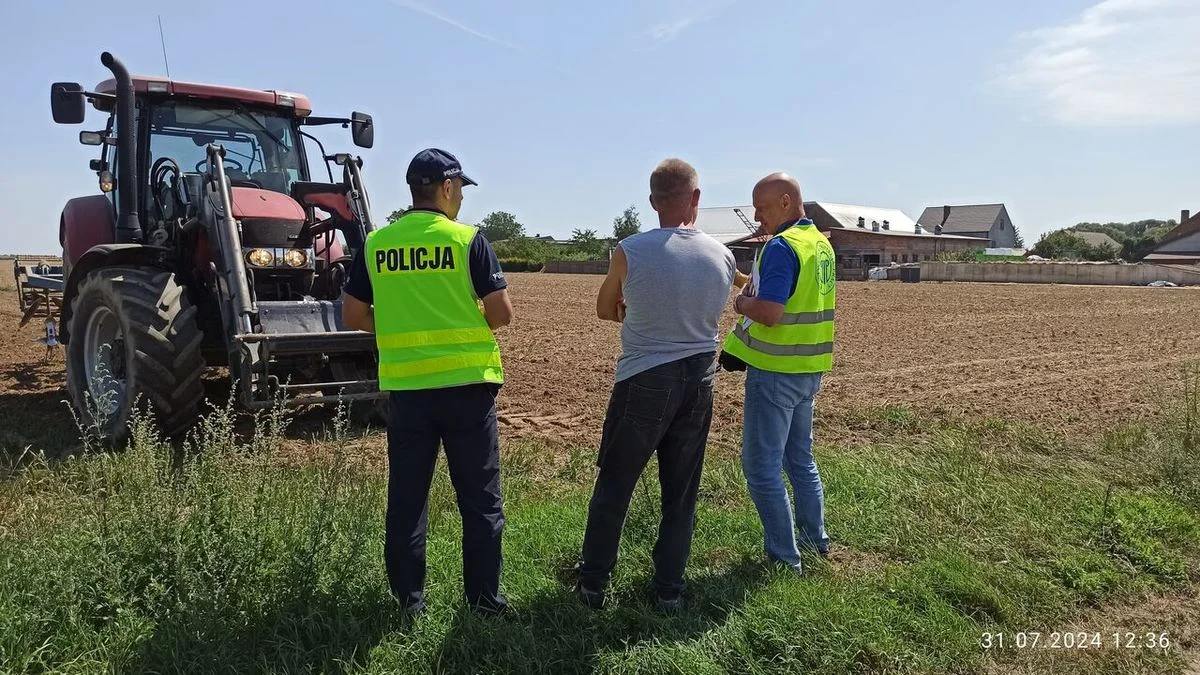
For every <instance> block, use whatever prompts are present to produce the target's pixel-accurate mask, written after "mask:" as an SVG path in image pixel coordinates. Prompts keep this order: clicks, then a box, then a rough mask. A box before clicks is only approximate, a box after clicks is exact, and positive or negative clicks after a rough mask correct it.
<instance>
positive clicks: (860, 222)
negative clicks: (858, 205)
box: [858, 216, 867, 230]
mask: <svg viewBox="0 0 1200 675" xmlns="http://www.w3.org/2000/svg"><path fill="white" fill-rule="evenodd" d="M858 226H859V227H861V228H863V229H864V230H865V229H866V228H867V219H866V218H863V217H862V216H859V217H858Z"/></svg>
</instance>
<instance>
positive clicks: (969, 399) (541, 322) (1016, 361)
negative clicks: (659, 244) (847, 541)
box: [500, 274, 1200, 442]
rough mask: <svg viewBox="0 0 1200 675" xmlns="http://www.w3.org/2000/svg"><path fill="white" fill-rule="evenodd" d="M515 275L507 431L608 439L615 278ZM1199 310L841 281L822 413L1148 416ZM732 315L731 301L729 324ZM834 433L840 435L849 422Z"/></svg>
mask: <svg viewBox="0 0 1200 675" xmlns="http://www.w3.org/2000/svg"><path fill="white" fill-rule="evenodd" d="M511 277H512V281H511V292H512V296H513V301H514V305H515V310H516V320H515V323H514V325H513V326H512V327H511V328H509V329H505V330H504V331H502V332H501V334H500V335H501V336H500V341H501V348H502V350H503V354H504V358H505V367H506V371H507V377H508V384H507V385H506V387H505V391H504V393H503V394H502V399H501V404H502V405H501V408H502V413H503V415H504V417H505V420H506V430H508V431H509V432H510V433H515V434H520V435H525V434H536V435H549V436H554V437H570V438H577V439H579V440H587V441H589V442H594V441H595V440H596V439H597V437H598V433H599V432H598V430H599V427H600V424H601V423H602V421H603V419H604V412H605V406H606V404H607V397H608V393H609V391H610V389H611V386H612V378H613V373H614V365H615V361H616V358H617V356H618V354H619V353H620V331H619V326H618V325H617V324H615V323H611V322H604V321H600V320H598V319H596V318H595V311H594V303H595V294H596V291H597V290H598V288H599V286H600V281H601V279H600V277H596V276H584V275H539V274H527V275H522V274H514V275H511ZM1198 310H1200V291H1197V290H1195V289H1188V288H1176V289H1171V288H1165V289H1151V288H1129V287H1098V286H1049V285H1020V284H951V283H945V284H939V283H923V284H899V283H895V282H875V283H869V282H859V283H851V282H842V283H840V284H839V286H838V310H837V317H838V318H837V323H836V334H837V336H836V347H835V357H834V370H833V372H832V373H830V374H829V375H828V377H827V378H826V381H825V385H824V388H823V391H822V393H821V395H820V396H819V398H818V403H817V406H818V412H817V414H818V418H819V419H820V418H821V417H822V416H825V417H826V418H827V419H831V420H844V419H846V418H847V416H848V415H849V414H850V413H853V412H855V411H861V410H863V409H867V408H875V407H880V406H889V405H891V406H907V407H910V408H913V409H914V410H916V411H920V412H924V413H927V414H929V415H931V416H935V417H951V418H955V419H963V418H965V419H973V418H978V419H982V418H988V417H995V418H1003V419H1006V420H1009V421H1016V422H1026V423H1030V424H1036V425H1039V426H1042V427H1047V428H1053V429H1057V430H1060V431H1062V432H1064V433H1067V434H1089V433H1092V432H1095V431H1096V430H1097V428H1098V427H1109V426H1112V425H1114V424H1116V423H1119V422H1125V421H1136V420H1138V419H1139V418H1141V417H1142V416H1144V415H1147V414H1151V413H1153V412H1155V411H1156V410H1157V409H1158V407H1159V403H1160V397H1161V396H1170V395H1172V394H1174V393H1176V390H1177V387H1178V384H1179V382H1181V379H1182V368H1183V366H1184V365H1185V364H1186V363H1188V362H1189V361H1191V360H1194V359H1196V358H1197V357H1198V356H1200V330H1198V329H1200V311H1198ZM733 323H734V315H733V313H732V311H727V313H726V315H725V317H724V319H723V321H722V332H723V333H724V332H725V331H727V330H728V329H729V328H730V327H732V325H733ZM743 383H744V376H743V375H742V374H741V373H729V372H724V371H723V372H722V373H721V374H720V376H719V383H718V388H719V393H718V400H717V410H716V414H715V419H714V425H713V426H714V432H715V434H716V436H717V438H718V439H723V440H724V441H726V442H732V441H734V440H735V439H732V438H729V432H731V431H732V430H733V429H734V428H735V427H736V426H737V425H738V424H739V423H740V418H741V405H742V387H743ZM827 431H828V432H829V433H831V434H834V436H833V437H832V438H831V437H829V436H827V437H826V438H825V439H824V440H825V441H827V442H828V441H836V440H838V438H837V435H838V434H842V433H846V432H848V431H849V430H848V429H846V428H845V427H844V425H840V424H832V423H831V424H829V425H827ZM818 442H820V440H819V441H818Z"/></svg>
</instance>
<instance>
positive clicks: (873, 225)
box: [871, 220, 879, 232]
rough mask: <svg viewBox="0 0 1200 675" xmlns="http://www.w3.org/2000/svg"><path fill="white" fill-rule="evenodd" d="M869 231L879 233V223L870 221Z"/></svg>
mask: <svg viewBox="0 0 1200 675" xmlns="http://www.w3.org/2000/svg"><path fill="white" fill-rule="evenodd" d="M871 231H872V232H878V231H879V221H878V220H872V221H871Z"/></svg>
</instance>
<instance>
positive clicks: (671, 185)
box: [650, 158, 700, 227]
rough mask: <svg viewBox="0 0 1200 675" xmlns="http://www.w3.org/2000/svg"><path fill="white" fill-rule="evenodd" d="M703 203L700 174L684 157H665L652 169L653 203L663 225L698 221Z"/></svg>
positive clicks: (651, 199)
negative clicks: (698, 210)
mask: <svg viewBox="0 0 1200 675" xmlns="http://www.w3.org/2000/svg"><path fill="white" fill-rule="evenodd" d="M699 204H700V176H699V175H697V173H696V169H694V168H693V167H692V165H691V164H688V163H687V162H685V161H683V160H682V159H674V158H672V159H664V160H663V161H661V162H659V163H658V166H656V167H654V171H652V172H651V173H650V206H652V207H654V210H655V211H657V212H658V219H659V225H660V226H662V227H679V226H680V225H684V224H690V223H694V222H695V221H696V209H697V208H698V206H699Z"/></svg>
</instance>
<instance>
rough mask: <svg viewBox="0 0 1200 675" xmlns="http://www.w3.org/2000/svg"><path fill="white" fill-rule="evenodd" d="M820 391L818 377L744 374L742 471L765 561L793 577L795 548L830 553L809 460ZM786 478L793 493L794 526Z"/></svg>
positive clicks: (815, 476)
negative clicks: (787, 568) (779, 565)
mask: <svg viewBox="0 0 1200 675" xmlns="http://www.w3.org/2000/svg"><path fill="white" fill-rule="evenodd" d="M820 389H821V373H811V374H809V373H803V374H786V373H772V372H768V371H765V370H759V369H757V368H754V367H753V366H748V367H747V368H746V401H745V424H744V428H743V431H742V471H743V472H744V473H745V475H746V486H747V488H748V489H749V491H750V498H751V499H752V500H753V501H754V506H755V507H756V508H757V509H758V518H759V520H761V521H762V526H763V534H764V539H765V542H764V543H765V548H766V552H767V556H768V557H769V558H771V559H773V560H776V561H778V562H782V563H784V564H786V565H789V566H791V567H793V568H795V569H796V570H797V571H799V570H800V569H801V568H800V551H799V547H806V548H811V549H815V550H817V551H819V552H822V553H824V552H827V551H828V550H829V538H828V537H827V536H826V534H825V494H824V489H823V487H822V485H821V474H820V473H819V472H818V471H817V464H816V462H815V461H814V460H813V454H812V446H813V434H812V421H813V399H814V398H816V395H817V392H818V391H819V390H820ZM784 473H786V474H787V477H788V480H789V481H790V482H791V484H792V491H793V492H795V519H794V520H793V508H792V504H791V502H790V500H789V499H788V492H787V487H786V486H784V484H783V474H784ZM797 524H799V529H800V539H799V542H797V539H796V525H797Z"/></svg>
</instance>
